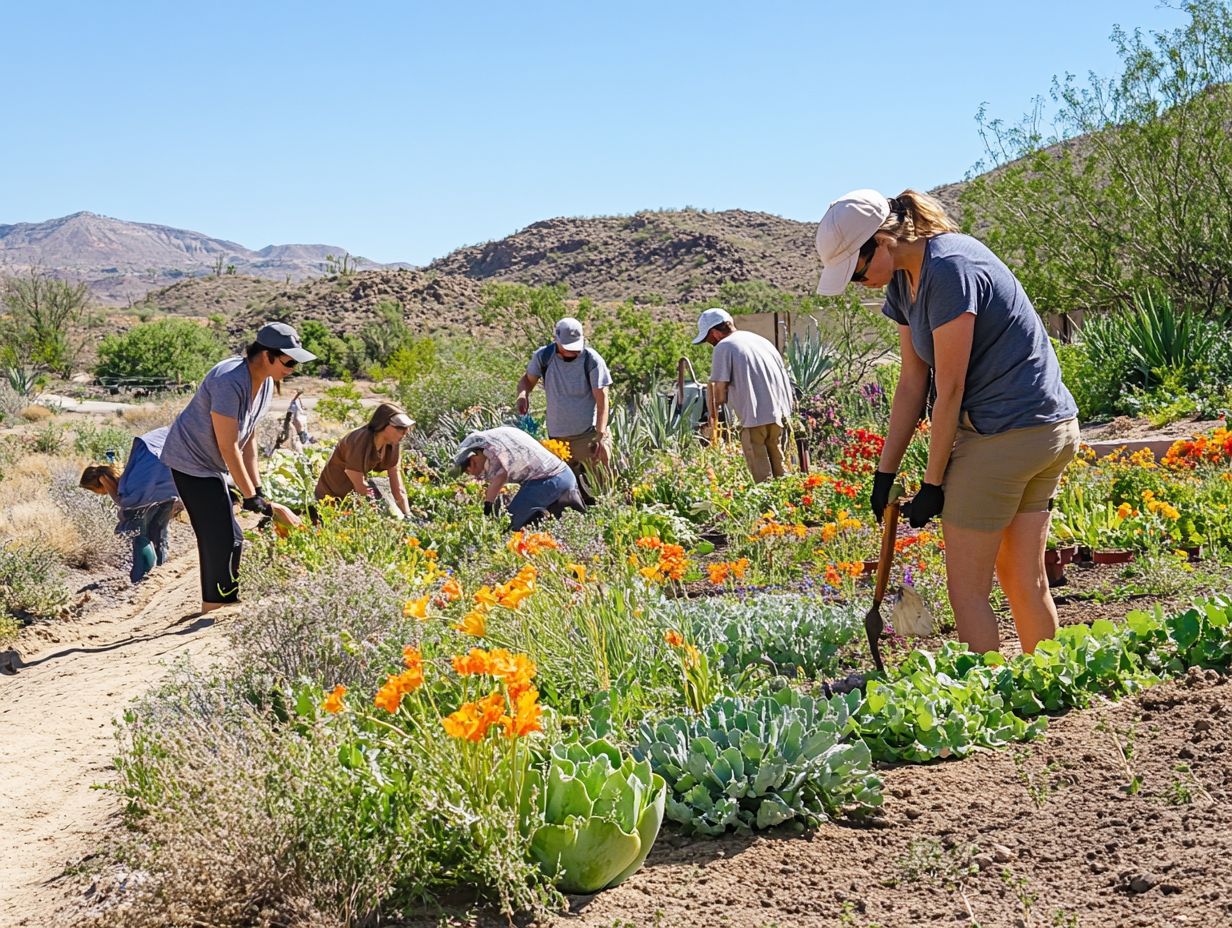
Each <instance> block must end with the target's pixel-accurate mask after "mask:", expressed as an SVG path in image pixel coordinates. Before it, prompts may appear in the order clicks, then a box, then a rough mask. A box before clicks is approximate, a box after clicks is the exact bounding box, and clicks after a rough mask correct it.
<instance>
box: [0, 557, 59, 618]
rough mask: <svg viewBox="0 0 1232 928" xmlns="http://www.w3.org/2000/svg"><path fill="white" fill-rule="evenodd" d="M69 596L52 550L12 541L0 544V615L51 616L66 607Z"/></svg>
mask: <svg viewBox="0 0 1232 928" xmlns="http://www.w3.org/2000/svg"><path fill="white" fill-rule="evenodd" d="M70 596H71V594H70V593H69V590H68V587H67V586H65V584H64V573H63V571H62V570H61V568H60V561H59V559H58V558H57V556H56V553H55V552H54V551H52V550H51V549H49V548H43V547H37V546H35V547H27V546H24V545H16V544H8V545H4V546H3V547H0V616H4V615H8V616H12V617H16V618H20V619H25V620H33V619H50V618H55V617H56V616H58V615H60V614H61V613H62V612H63V611H64V610H65V609H66V608H67V607H68V604H69V600H70Z"/></svg>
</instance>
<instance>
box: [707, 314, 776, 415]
mask: <svg viewBox="0 0 1232 928" xmlns="http://www.w3.org/2000/svg"><path fill="white" fill-rule="evenodd" d="M710 382H711V383H726V384H727V385H728V386H727V405H728V406H729V407H730V408H731V410H732V412H734V413H735V414H736V417H737V418H738V419H739V420H740V425H741V426H742V427H743V428H746V429H751V428H754V427H755V426H758V425H770V424H772V423H777V424H779V425H782V424H783V422H784V420H785V419H786V418H787V417H788V416H789V415H790V414H791V408H792V405H793V403H792V391H791V378H790V377H788V376H787V368H786V367H785V366H784V364H783V358H782V356H781V355H780V354H779V353H778V350H777V349H776V348H775V347H774V345H772V344H771V343H770V342H768V341H767V340H766V339H764V338H762V337H761V336H760V335H757V334H756V333H754V332H741V331H739V330H737V331H735V332H732V333H731V335H728V336H727V337H726V338H725V339H723V340H722V341H721V342H719V343H718V344H717V345H715V346H714V359H713V360H712V362H711V365H710Z"/></svg>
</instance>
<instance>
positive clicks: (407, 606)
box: [402, 593, 432, 622]
mask: <svg viewBox="0 0 1232 928" xmlns="http://www.w3.org/2000/svg"><path fill="white" fill-rule="evenodd" d="M431 598H432V594H431V593H429V594H428V595H427V596H421V597H419V599H408V600H407V601H406V602H405V603H403V604H402V614H403V615H404V616H405V617H406V618H408V619H411V618H415V619H419V621H421V622H423V621H426V620H427V618H428V600H430V599H431Z"/></svg>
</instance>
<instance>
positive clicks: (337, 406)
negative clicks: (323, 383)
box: [316, 383, 364, 425]
mask: <svg viewBox="0 0 1232 928" xmlns="http://www.w3.org/2000/svg"><path fill="white" fill-rule="evenodd" d="M362 399H363V394H362V393H360V392H359V390H358V389H357V388H356V387H355V385H354V384H350V383H341V384H336V385H335V386H332V387H326V388H325V391H324V396H322V397H321V399H319V400H318V401H317V405H316V414H317V415H318V416H320V417H321V418H322V419H324V420H326V421H327V422H339V423H341V424H342V425H359V423H360V422H361V421H362V420H363V415H364V407H363V403H362V402H360V401H361V400H362Z"/></svg>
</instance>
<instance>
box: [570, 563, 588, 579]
mask: <svg viewBox="0 0 1232 928" xmlns="http://www.w3.org/2000/svg"><path fill="white" fill-rule="evenodd" d="M565 569H566V570H569V571H572V573H573V579H574V580H576V581H577V582H578V583H585V582H586V565H585V564H566V565H565Z"/></svg>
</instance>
